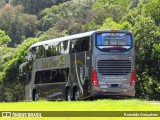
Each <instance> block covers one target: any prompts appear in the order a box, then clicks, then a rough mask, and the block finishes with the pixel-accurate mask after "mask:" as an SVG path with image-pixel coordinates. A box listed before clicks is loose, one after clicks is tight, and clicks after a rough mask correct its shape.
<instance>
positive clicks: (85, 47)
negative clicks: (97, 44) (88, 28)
mask: <svg viewBox="0 0 160 120" xmlns="http://www.w3.org/2000/svg"><path fill="white" fill-rule="evenodd" d="M89 49H90V37H83V38H78V39H75V40H71V49H70V53H76V52H83V51H89Z"/></svg>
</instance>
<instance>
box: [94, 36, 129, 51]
mask: <svg viewBox="0 0 160 120" xmlns="http://www.w3.org/2000/svg"><path fill="white" fill-rule="evenodd" d="M131 46H132V34H131V33H97V34H96V47H97V48H99V49H100V50H102V51H103V50H127V49H130V48H131Z"/></svg>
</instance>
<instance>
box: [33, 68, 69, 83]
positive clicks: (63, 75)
mask: <svg viewBox="0 0 160 120" xmlns="http://www.w3.org/2000/svg"><path fill="white" fill-rule="evenodd" d="M68 73H69V68H63V69H55V70H45V71H37V72H36V75H35V84H43V83H56V82H66V81H67V80H68Z"/></svg>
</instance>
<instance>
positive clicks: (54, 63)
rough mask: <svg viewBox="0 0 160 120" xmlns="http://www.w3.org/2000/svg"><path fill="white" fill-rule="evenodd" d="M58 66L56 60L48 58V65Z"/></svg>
mask: <svg viewBox="0 0 160 120" xmlns="http://www.w3.org/2000/svg"><path fill="white" fill-rule="evenodd" d="M57 66H58V60H56V61H55V60H52V59H50V67H57Z"/></svg>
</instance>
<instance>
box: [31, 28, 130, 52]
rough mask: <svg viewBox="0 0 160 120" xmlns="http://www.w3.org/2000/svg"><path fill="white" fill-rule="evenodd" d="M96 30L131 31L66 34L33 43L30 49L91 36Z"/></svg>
mask: <svg viewBox="0 0 160 120" xmlns="http://www.w3.org/2000/svg"><path fill="white" fill-rule="evenodd" d="M95 32H130V31H126V30H95V31H89V32H84V33H79V34H74V35H68V36H65V37H60V38H54V39H50V40H45V41H41V42H37V43H35V44H33V45H31V47H30V48H29V49H31V48H33V47H37V46H42V45H49V44H52V43H55V42H60V41H66V40H71V39H76V38H80V37H87V36H91V35H92V34H93V33H95Z"/></svg>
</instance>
